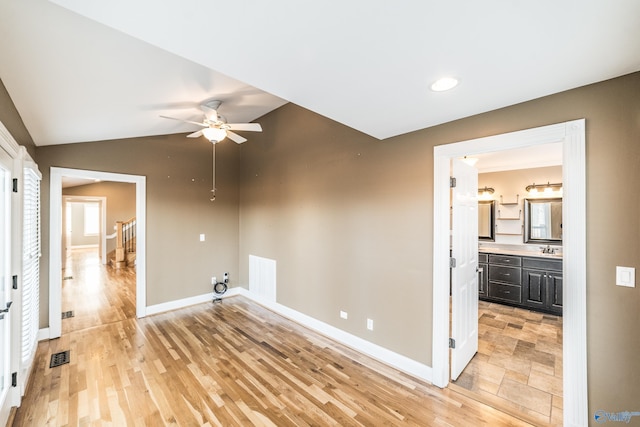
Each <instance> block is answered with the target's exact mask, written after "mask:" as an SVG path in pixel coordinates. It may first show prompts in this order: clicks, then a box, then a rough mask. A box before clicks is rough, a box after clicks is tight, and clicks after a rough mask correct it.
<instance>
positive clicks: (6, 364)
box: [0, 148, 11, 425]
mask: <svg viewBox="0 0 640 427" xmlns="http://www.w3.org/2000/svg"><path fill="white" fill-rule="evenodd" d="M10 266H11V158H10V157H9V155H8V154H7V153H6V152H5V151H4V150H3V149H2V148H0V425H5V424H6V422H7V419H8V418H9V411H10V409H11V405H10V399H9V391H10V387H11V380H10V378H11V372H10V357H11V345H10V344H11V313H10V312H9V311H8V310H7V309H8V307H7V305H8V304H10V301H11V270H10ZM5 310H6V311H5Z"/></svg>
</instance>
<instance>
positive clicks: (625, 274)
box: [616, 266, 636, 288]
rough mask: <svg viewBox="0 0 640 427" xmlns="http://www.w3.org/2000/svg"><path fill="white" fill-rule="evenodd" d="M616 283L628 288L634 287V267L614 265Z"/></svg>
mask: <svg viewBox="0 0 640 427" xmlns="http://www.w3.org/2000/svg"><path fill="white" fill-rule="evenodd" d="M616 285H618V286H626V287H629V288H635V287H636V269H635V268H633V267H620V266H617V267H616Z"/></svg>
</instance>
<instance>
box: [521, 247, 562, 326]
mask: <svg viewBox="0 0 640 427" xmlns="http://www.w3.org/2000/svg"><path fill="white" fill-rule="evenodd" d="M522 264H523V268H522V285H523V290H524V295H525V298H524V301H523V303H524V304H525V305H526V306H528V307H530V308H533V309H537V310H539V311H544V312H547V313H552V314H557V315H562V261H561V260H555V259H540V258H523V259H522Z"/></svg>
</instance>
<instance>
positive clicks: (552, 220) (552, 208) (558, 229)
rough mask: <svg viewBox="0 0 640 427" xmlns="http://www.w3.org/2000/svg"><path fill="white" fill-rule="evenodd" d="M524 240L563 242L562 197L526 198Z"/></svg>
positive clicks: (530, 241) (529, 241)
mask: <svg viewBox="0 0 640 427" xmlns="http://www.w3.org/2000/svg"><path fill="white" fill-rule="evenodd" d="M524 242H525V243H556V244H560V243H562V198H556V199H525V200H524Z"/></svg>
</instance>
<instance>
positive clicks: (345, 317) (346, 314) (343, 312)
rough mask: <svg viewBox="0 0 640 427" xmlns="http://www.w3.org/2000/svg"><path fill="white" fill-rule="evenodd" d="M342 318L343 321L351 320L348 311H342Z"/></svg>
mask: <svg viewBox="0 0 640 427" xmlns="http://www.w3.org/2000/svg"><path fill="white" fill-rule="evenodd" d="M340 318H341V319H348V318H349V313H347V312H346V311H342V310H340Z"/></svg>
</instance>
